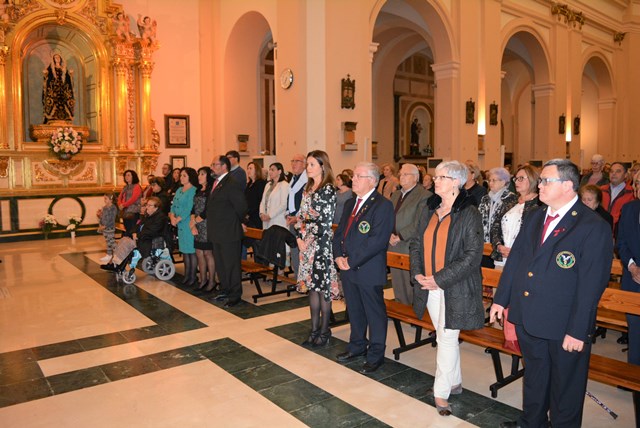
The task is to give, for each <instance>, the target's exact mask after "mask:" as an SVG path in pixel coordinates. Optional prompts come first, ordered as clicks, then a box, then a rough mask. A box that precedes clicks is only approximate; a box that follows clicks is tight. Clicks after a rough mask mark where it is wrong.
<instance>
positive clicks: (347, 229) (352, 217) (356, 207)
mask: <svg viewBox="0 0 640 428" xmlns="http://www.w3.org/2000/svg"><path fill="white" fill-rule="evenodd" d="M361 202H362V199H360V198H358V199H356V206H355V207H353V211H351V215H350V216H349V221H348V222H347V228H346V229H345V230H344V236H347V233H349V229H351V224H352V223H353V219H355V218H356V214H357V213H358V208H360V203H361Z"/></svg>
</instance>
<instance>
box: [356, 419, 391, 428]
mask: <svg viewBox="0 0 640 428" xmlns="http://www.w3.org/2000/svg"><path fill="white" fill-rule="evenodd" d="M389 426H390V425H387V424H385V423H384V422H382V421H381V420H378V419H373V418H372V419H369V420H368V421H365V422H363V423H362V424H361V425H360V427H362V428H383V427H389Z"/></svg>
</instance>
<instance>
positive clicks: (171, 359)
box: [149, 348, 204, 369]
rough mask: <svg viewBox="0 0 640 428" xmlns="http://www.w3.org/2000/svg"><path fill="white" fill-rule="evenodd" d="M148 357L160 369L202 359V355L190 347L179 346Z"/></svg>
mask: <svg viewBox="0 0 640 428" xmlns="http://www.w3.org/2000/svg"><path fill="white" fill-rule="evenodd" d="M149 358H151V360H152V361H153V362H154V363H155V364H157V365H158V367H160V368H161V369H168V368H171V367H177V366H182V365H184V364H189V363H195V362H196V361H202V360H204V357H203V356H202V355H200V354H198V353H197V352H196V351H194V350H193V349H190V348H180V349H174V350H171V351H166V352H160V353H158V354H153V355H150V356H149Z"/></svg>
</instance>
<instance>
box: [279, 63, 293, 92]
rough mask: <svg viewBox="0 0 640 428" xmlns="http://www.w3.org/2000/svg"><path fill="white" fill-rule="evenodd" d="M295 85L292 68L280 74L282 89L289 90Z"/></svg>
mask: <svg viewBox="0 0 640 428" xmlns="http://www.w3.org/2000/svg"><path fill="white" fill-rule="evenodd" d="M291 85H293V71H291V69H290V68H285V69H284V70H282V73H281V74H280V86H282V89H289V88H290V87H291Z"/></svg>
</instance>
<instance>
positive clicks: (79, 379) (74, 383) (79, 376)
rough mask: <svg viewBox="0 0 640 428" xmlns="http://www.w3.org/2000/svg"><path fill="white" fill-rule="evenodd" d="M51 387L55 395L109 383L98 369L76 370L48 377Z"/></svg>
mask: <svg viewBox="0 0 640 428" xmlns="http://www.w3.org/2000/svg"><path fill="white" fill-rule="evenodd" d="M47 381H48V382H49V385H51V389H53V392H54V393H55V394H63V393H65V392H70V391H76V390H78V389H82V388H89V387H92V386H96V385H100V384H102V383H107V382H109V379H108V378H107V376H106V375H105V374H104V373H103V371H102V370H100V368H98V367H91V368H88V369H83V370H76V371H73V372H69V373H62V374H59V375H55V376H49V377H47Z"/></svg>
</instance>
